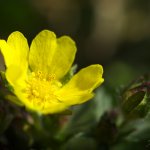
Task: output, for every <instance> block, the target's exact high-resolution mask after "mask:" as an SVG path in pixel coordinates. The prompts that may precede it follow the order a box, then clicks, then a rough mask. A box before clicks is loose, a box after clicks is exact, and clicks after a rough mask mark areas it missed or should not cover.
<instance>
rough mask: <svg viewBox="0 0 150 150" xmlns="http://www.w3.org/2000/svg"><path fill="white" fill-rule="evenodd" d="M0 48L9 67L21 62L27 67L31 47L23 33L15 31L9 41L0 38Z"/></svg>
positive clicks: (21, 64)
mask: <svg viewBox="0 0 150 150" xmlns="http://www.w3.org/2000/svg"><path fill="white" fill-rule="evenodd" d="M0 49H1V52H2V54H3V56H4V60H5V64H6V66H7V67H9V66H11V65H18V64H19V65H20V66H22V67H25V68H27V59H28V52H29V47H28V43H27V40H26V38H25V37H24V36H23V34H22V33H20V32H18V31H16V32H13V33H12V34H11V35H10V36H9V37H8V40H7V43H6V41H4V40H0Z"/></svg>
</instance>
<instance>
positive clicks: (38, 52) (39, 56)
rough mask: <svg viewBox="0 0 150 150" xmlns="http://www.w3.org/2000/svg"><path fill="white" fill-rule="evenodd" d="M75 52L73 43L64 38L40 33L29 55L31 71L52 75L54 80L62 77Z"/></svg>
mask: <svg viewBox="0 0 150 150" xmlns="http://www.w3.org/2000/svg"><path fill="white" fill-rule="evenodd" d="M75 52H76V47H75V43H74V42H73V40H71V38H69V37H67V36H64V37H61V38H59V39H56V35H55V34H54V33H53V32H51V31H48V30H43V31H42V32H40V33H39V34H38V35H37V36H36V37H35V39H34V40H33V42H32V44H31V48H30V54H29V64H30V67H31V70H33V71H42V72H43V73H46V74H49V75H50V74H54V75H55V76H56V79H59V78H61V77H63V76H64V75H65V74H66V73H67V72H68V71H69V69H70V67H71V65H72V63H73V60H74V56H75Z"/></svg>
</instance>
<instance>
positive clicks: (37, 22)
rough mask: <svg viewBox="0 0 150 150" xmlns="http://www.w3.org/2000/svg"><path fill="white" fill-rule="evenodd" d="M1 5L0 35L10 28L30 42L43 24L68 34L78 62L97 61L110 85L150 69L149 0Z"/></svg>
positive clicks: (36, 0) (35, 0)
mask: <svg viewBox="0 0 150 150" xmlns="http://www.w3.org/2000/svg"><path fill="white" fill-rule="evenodd" d="M0 6H1V9H0V38H4V39H7V37H8V35H9V34H10V33H11V32H13V31H15V30H18V31H21V32H22V33H23V34H24V35H25V36H26V37H27V39H28V42H29V43H31V40H32V39H33V38H34V36H35V35H36V34H37V33H38V32H40V31H41V30H43V29H49V30H52V31H54V32H55V33H56V34H57V35H58V37H59V36H62V35H69V36H71V37H72V38H73V39H74V40H75V41H76V44H77V48H78V52H77V57H76V60H75V63H77V64H78V68H79V69H80V68H81V67H85V66H87V65H89V64H95V63H100V64H102V65H103V66H104V70H105V74H104V76H105V84H106V85H109V86H110V87H113V88H114V87H117V86H118V85H119V86H120V85H125V84H126V83H127V84H128V82H130V81H132V80H133V79H135V78H136V77H138V76H140V75H142V74H143V73H146V72H148V71H149V69H150V29H149V28H150V1H149V0H144V1H142V0H132V1H130V0H113V1H110V0H63V1H62V0H21V1H20V0H13V1H12V0H0ZM1 67H3V64H2V63H1Z"/></svg>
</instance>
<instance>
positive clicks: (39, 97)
mask: <svg viewBox="0 0 150 150" xmlns="http://www.w3.org/2000/svg"><path fill="white" fill-rule="evenodd" d="M26 83H27V86H26V90H25V91H26V93H27V98H28V99H29V100H30V101H32V102H33V103H34V104H35V105H41V108H44V107H45V103H58V102H61V101H60V100H58V98H57V96H56V95H55V91H57V90H58V89H59V88H61V86H62V84H61V83H60V82H59V81H57V80H56V79H55V76H54V75H49V76H46V75H45V74H44V73H42V72H41V71H38V72H32V73H31V75H30V76H29V78H28V80H27V81H26Z"/></svg>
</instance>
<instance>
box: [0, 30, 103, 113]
mask: <svg viewBox="0 0 150 150" xmlns="http://www.w3.org/2000/svg"><path fill="white" fill-rule="evenodd" d="M0 49H1V52H2V54H3V57H4V60H5V64H6V72H5V75H6V79H7V81H8V82H9V84H10V85H11V86H12V87H13V92H14V93H15V95H16V96H17V97H18V99H19V100H20V101H21V102H22V103H23V104H24V105H25V107H26V108H28V109H30V110H33V111H36V112H39V113H42V114H48V113H49V114H51V113H57V112H61V111H63V110H65V109H67V108H68V107H69V106H72V105H76V104H81V103H83V102H86V101H87V100H89V99H91V98H92V97H93V93H92V91H93V90H94V89H95V88H96V87H98V86H99V85H100V84H101V83H102V82H103V81H104V79H103V78H102V74H103V68H102V66H101V65H98V64H96V65H91V66H88V67H86V68H84V69H81V70H80V71H79V72H78V73H77V74H76V75H74V76H73V77H72V78H71V79H70V80H69V81H68V82H67V83H66V84H64V85H63V84H62V83H61V79H62V78H63V77H64V76H65V75H66V73H67V72H68V71H69V70H70V67H71V65H72V63H73V61H74V58H75V53H76V45H75V43H74V41H73V40H72V39H71V38H70V37H68V36H62V37H60V38H56V35H55V34H54V33H53V32H51V31H48V30H43V31H41V32H40V33H39V34H38V35H37V36H36V37H35V38H34V40H33V41H32V43H31V46H30V50H29V46H28V42H27V40H26V38H25V37H24V36H23V34H22V33H20V32H18V31H16V32H13V33H12V34H11V35H10V36H9V37H8V40H7V42H6V41H5V40H0Z"/></svg>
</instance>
